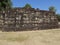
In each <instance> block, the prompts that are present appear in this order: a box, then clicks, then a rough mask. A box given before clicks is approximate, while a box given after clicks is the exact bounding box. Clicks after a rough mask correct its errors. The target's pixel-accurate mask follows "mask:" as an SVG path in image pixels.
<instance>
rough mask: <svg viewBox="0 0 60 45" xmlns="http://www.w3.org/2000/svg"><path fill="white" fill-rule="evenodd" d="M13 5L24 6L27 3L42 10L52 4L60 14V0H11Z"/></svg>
mask: <svg viewBox="0 0 60 45" xmlns="http://www.w3.org/2000/svg"><path fill="white" fill-rule="evenodd" d="M11 1H12V4H13V7H23V6H25V4H27V3H28V4H30V5H31V6H32V7H33V8H39V9H40V10H48V8H49V7H50V6H54V7H55V8H56V10H57V13H59V14H60V0H11Z"/></svg>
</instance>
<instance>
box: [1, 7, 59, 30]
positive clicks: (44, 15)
mask: <svg viewBox="0 0 60 45" xmlns="http://www.w3.org/2000/svg"><path fill="white" fill-rule="evenodd" d="M52 28H58V21H57V18H56V15H55V13H54V12H50V11H44V10H37V9H23V8H15V9H9V10H5V11H0V29H2V30H6V31H12V30H14V31H19V30H38V29H52Z"/></svg>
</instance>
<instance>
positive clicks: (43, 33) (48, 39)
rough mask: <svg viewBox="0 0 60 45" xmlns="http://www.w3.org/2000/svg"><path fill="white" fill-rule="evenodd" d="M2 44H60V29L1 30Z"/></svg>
mask: <svg viewBox="0 0 60 45" xmlns="http://www.w3.org/2000/svg"><path fill="white" fill-rule="evenodd" d="M0 45H60V29H50V30H36V31H20V32H1V31H0Z"/></svg>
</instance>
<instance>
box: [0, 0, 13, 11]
mask: <svg viewBox="0 0 60 45" xmlns="http://www.w3.org/2000/svg"><path fill="white" fill-rule="evenodd" d="M11 7H12V2H11V0H0V10H5V9H8V8H11Z"/></svg>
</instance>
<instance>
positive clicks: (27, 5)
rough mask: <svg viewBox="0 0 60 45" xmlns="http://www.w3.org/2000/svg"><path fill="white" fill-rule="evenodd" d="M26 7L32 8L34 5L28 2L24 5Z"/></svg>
mask: <svg viewBox="0 0 60 45" xmlns="http://www.w3.org/2000/svg"><path fill="white" fill-rule="evenodd" d="M24 8H32V6H31V5H30V4H28V3H27V4H26V5H25V6H24Z"/></svg>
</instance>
